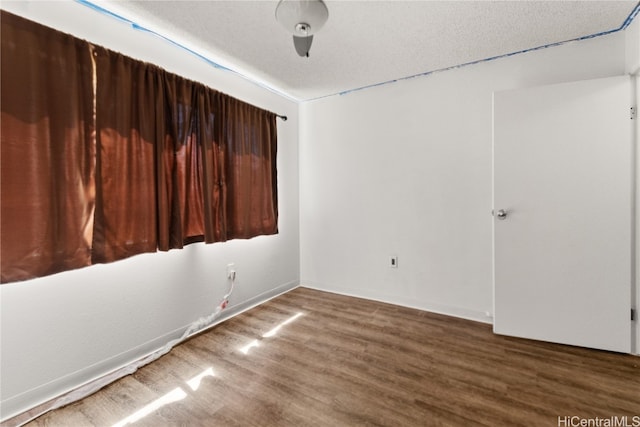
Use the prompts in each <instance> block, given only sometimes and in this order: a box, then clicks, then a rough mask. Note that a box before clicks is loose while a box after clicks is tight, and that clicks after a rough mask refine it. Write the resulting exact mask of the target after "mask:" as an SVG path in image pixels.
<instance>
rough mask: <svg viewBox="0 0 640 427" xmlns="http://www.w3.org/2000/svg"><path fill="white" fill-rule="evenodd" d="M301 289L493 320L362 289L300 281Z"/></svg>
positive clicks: (468, 311)
mask: <svg viewBox="0 0 640 427" xmlns="http://www.w3.org/2000/svg"><path fill="white" fill-rule="evenodd" d="M300 283H301V285H300V286H301V287H304V288H309V289H316V290H318V291H324V292H331V293H334V294H339V295H345V296H350V297H356V298H363V299H368V300H372V301H378V302H384V303H387V304H394V305H399V306H402V307H407V308H414V309H416V310H422V311H428V312H431V313H437V314H443V315H446V316H453V317H459V318H462V319H467V320H473V321H475V322H481V323H488V324H493V318H492V317H491V316H488V315H487V313H485V312H482V311H479V310H472V309H468V308H464V307H455V306H450V305H446V304H440V303H435V302H431V301H419V300H415V299H412V300H409V299H404V298H402V296H399V295H388V294H383V293H380V292H375V291H369V290H362V289H350V288H340V287H336V286H327V285H324V284H319V283H314V282H311V281H305V280H302V281H301V282H300Z"/></svg>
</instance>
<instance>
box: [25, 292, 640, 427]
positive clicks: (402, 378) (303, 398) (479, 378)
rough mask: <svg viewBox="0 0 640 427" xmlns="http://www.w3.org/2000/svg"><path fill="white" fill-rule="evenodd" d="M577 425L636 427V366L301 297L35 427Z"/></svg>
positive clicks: (439, 321) (253, 315)
mask: <svg viewBox="0 0 640 427" xmlns="http://www.w3.org/2000/svg"><path fill="white" fill-rule="evenodd" d="M278 326H279V327H278ZM574 416H575V417H580V418H579V419H576V418H574V419H573V420H577V422H579V421H580V420H581V419H589V418H591V419H594V418H596V417H599V418H611V417H618V418H617V419H622V418H621V417H623V416H627V417H628V418H627V423H629V425H640V357H635V356H631V355H621V354H615V353H608V352H603V351H595V350H588V349H581V348H574V347H569V346H562V345H554V344H546V343H540V342H535V341H528V340H521V339H515V338H507V337H500V336H495V335H493V334H492V332H491V327H490V326H489V325H485V324H481V323H475V322H471V321H467V320H461V319H456V318H452V317H446V316H441V315H436V314H431V313H426V312H421V311H418V310H412V309H407V308H402V307H397V306H393V305H387V304H382V303H377V302H371V301H366V300H361V299H356V298H350V297H344V296H339V295H333V294H329V293H323V292H319V291H315V290H310V289H306V288H298V289H296V290H294V291H292V292H289V293H287V294H285V295H282V296H280V297H278V298H276V299H274V300H272V301H269V302H267V303H265V304H264V305H261V306H259V307H257V308H254V309H252V310H250V311H249V312H246V313H244V314H241V315H239V316H237V317H235V318H233V319H231V320H229V321H227V322H224V323H223V324H221V325H218V326H216V327H215V328H213V329H211V330H209V331H208V332H206V333H202V334H200V335H198V336H196V337H195V338H193V339H191V340H189V341H188V342H186V343H184V344H182V345H180V346H178V347H176V348H175V349H174V350H173V351H172V352H171V353H169V354H168V355H166V356H164V357H162V358H161V359H159V360H157V361H156V362H153V363H152V364H150V365H148V366H146V367H144V368H142V369H140V370H139V371H138V372H136V373H135V374H133V375H130V376H128V377H125V378H123V379H121V380H120V381H118V382H116V383H114V384H112V385H110V386H108V387H106V388H104V389H103V390H101V391H99V392H98V393H96V394H94V395H92V396H90V397H88V398H86V399H84V400H82V401H80V402H77V403H75V404H71V405H69V406H67V407H65V408H62V409H59V410H57V411H54V412H50V413H48V414H46V415H43V416H42V417H40V418H38V419H37V420H35V421H33V422H32V423H30V424H28V425H29V426H32V427H33V426H111V425H115V424H117V425H131V424H127V423H129V422H130V421H134V418H139V419H138V420H137V421H135V422H133V423H132V425H136V426H138V425H139V426H154V427H155V426H361V425H371V426H376V425H384V426H438V425H446V426H474V425H487V426H518V425H521V426H559V425H565V426H569V425H580V424H570V422H576V421H571V420H570V419H569V418H565V417H574ZM634 416H637V417H638V418H635V419H634ZM558 417H562V418H561V419H560V420H559V418H558ZM562 420H566V421H567V422H566V423H564V424H563V423H562ZM634 421H637V424H632V423H633V422H634ZM118 423H120V424H118ZM585 425H586V424H585ZM589 425H595V424H589ZM599 425H605V424H599Z"/></svg>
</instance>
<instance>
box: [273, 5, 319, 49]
mask: <svg viewBox="0 0 640 427" xmlns="http://www.w3.org/2000/svg"><path fill="white" fill-rule="evenodd" d="M328 18H329V9H327V5H326V4H324V2H323V1H322V0H280V1H279V2H278V6H276V20H277V21H278V22H279V23H280V24H282V26H283V27H284V28H285V29H286V30H287V31H288V32H290V33H291V34H293V45H294V47H295V48H296V52H298V55H300V56H306V57H308V56H309V49H311V42H312V41H313V35H314V34H315V33H317V32H318V31H319V30H320V28H322V26H323V25H324V23H325V22H327V19H328Z"/></svg>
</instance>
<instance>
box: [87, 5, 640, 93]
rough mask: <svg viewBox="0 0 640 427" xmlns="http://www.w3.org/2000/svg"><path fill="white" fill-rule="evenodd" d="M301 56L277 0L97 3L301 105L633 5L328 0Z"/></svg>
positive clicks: (617, 20) (616, 17)
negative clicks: (323, 18)
mask: <svg viewBox="0 0 640 427" xmlns="http://www.w3.org/2000/svg"><path fill="white" fill-rule="evenodd" d="M325 3H326V4H327V6H328V8H329V20H328V22H327V23H326V24H325V26H324V27H323V28H322V29H321V30H320V31H319V32H318V33H317V34H316V35H315V37H314V41H313V46H312V47H311V52H310V57H309V58H301V57H299V56H298V55H297V54H296V52H295V50H294V47H293V42H292V39H291V35H290V34H288V33H287V32H286V31H285V30H284V29H283V28H282V27H281V26H280V25H279V24H278V23H277V22H276V20H275V8H276V5H277V1H276V0H273V1H272V0H263V1H151V0H147V1H126V2H121V1H105V2H100V3H99V4H100V6H101V7H103V8H105V9H107V10H109V11H112V12H115V13H117V14H119V15H121V16H122V17H124V18H127V19H129V20H131V21H133V22H135V23H137V24H139V25H141V26H143V27H145V28H147V29H149V30H152V31H154V32H156V33H158V34H160V35H162V36H165V37H167V38H169V39H171V40H173V41H175V42H177V43H179V44H181V45H183V46H186V47H188V48H189V49H190V50H193V51H195V52H198V53H199V54H201V55H203V56H205V57H207V58H208V59H210V60H212V61H214V62H216V63H218V64H221V65H224V66H226V67H228V68H231V69H232V70H234V71H237V72H238V73H240V74H243V75H245V76H247V77H248V78H250V79H252V80H256V81H258V82H259V83H260V84H262V85H265V86H268V87H270V88H272V89H274V90H275V91H278V92H280V93H282V94H285V95H287V96H289V97H291V98H294V99H297V100H309V99H315V98H319V97H323V96H328V95H333V94H337V93H341V92H345V91H349V90H353V89H357V88H362V87H366V86H371V85H375V84H379V83H383V82H387V81H391V80H395V79H400V78H404V77H409V76H413V75H417V74H423V73H427V72H431V71H436V70H442V69H446V68H449V67H453V66H457V65H462V64H466V63H469V62H474V61H479V60H483V59H487V58H493V57H496V56H501V55H506V54H510V53H514V52H520V51H523V50H528V49H532V48H537V47H540V46H545V45H549V44H553V43H558V42H563V41H567V40H574V39H578V38H582V37H587V36H591V35H595V34H600V33H604V32H610V31H615V30H618V29H620V28H621V27H622V25H623V24H624V23H625V21H626V20H627V18H629V16H630V15H631V13H632V12H633V11H634V8H636V7H637V4H638V2H637V1H636V0H632V1H399V0H394V1H372V0H368V1H331V0H329V1H325Z"/></svg>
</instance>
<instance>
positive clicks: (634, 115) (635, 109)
mask: <svg viewBox="0 0 640 427" xmlns="http://www.w3.org/2000/svg"><path fill="white" fill-rule="evenodd" d="M637 110H638V109H637V108H636V107H635V106H633V107H631V114H630V115H631V117H630V118H631V120H635V118H636V113H637Z"/></svg>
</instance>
